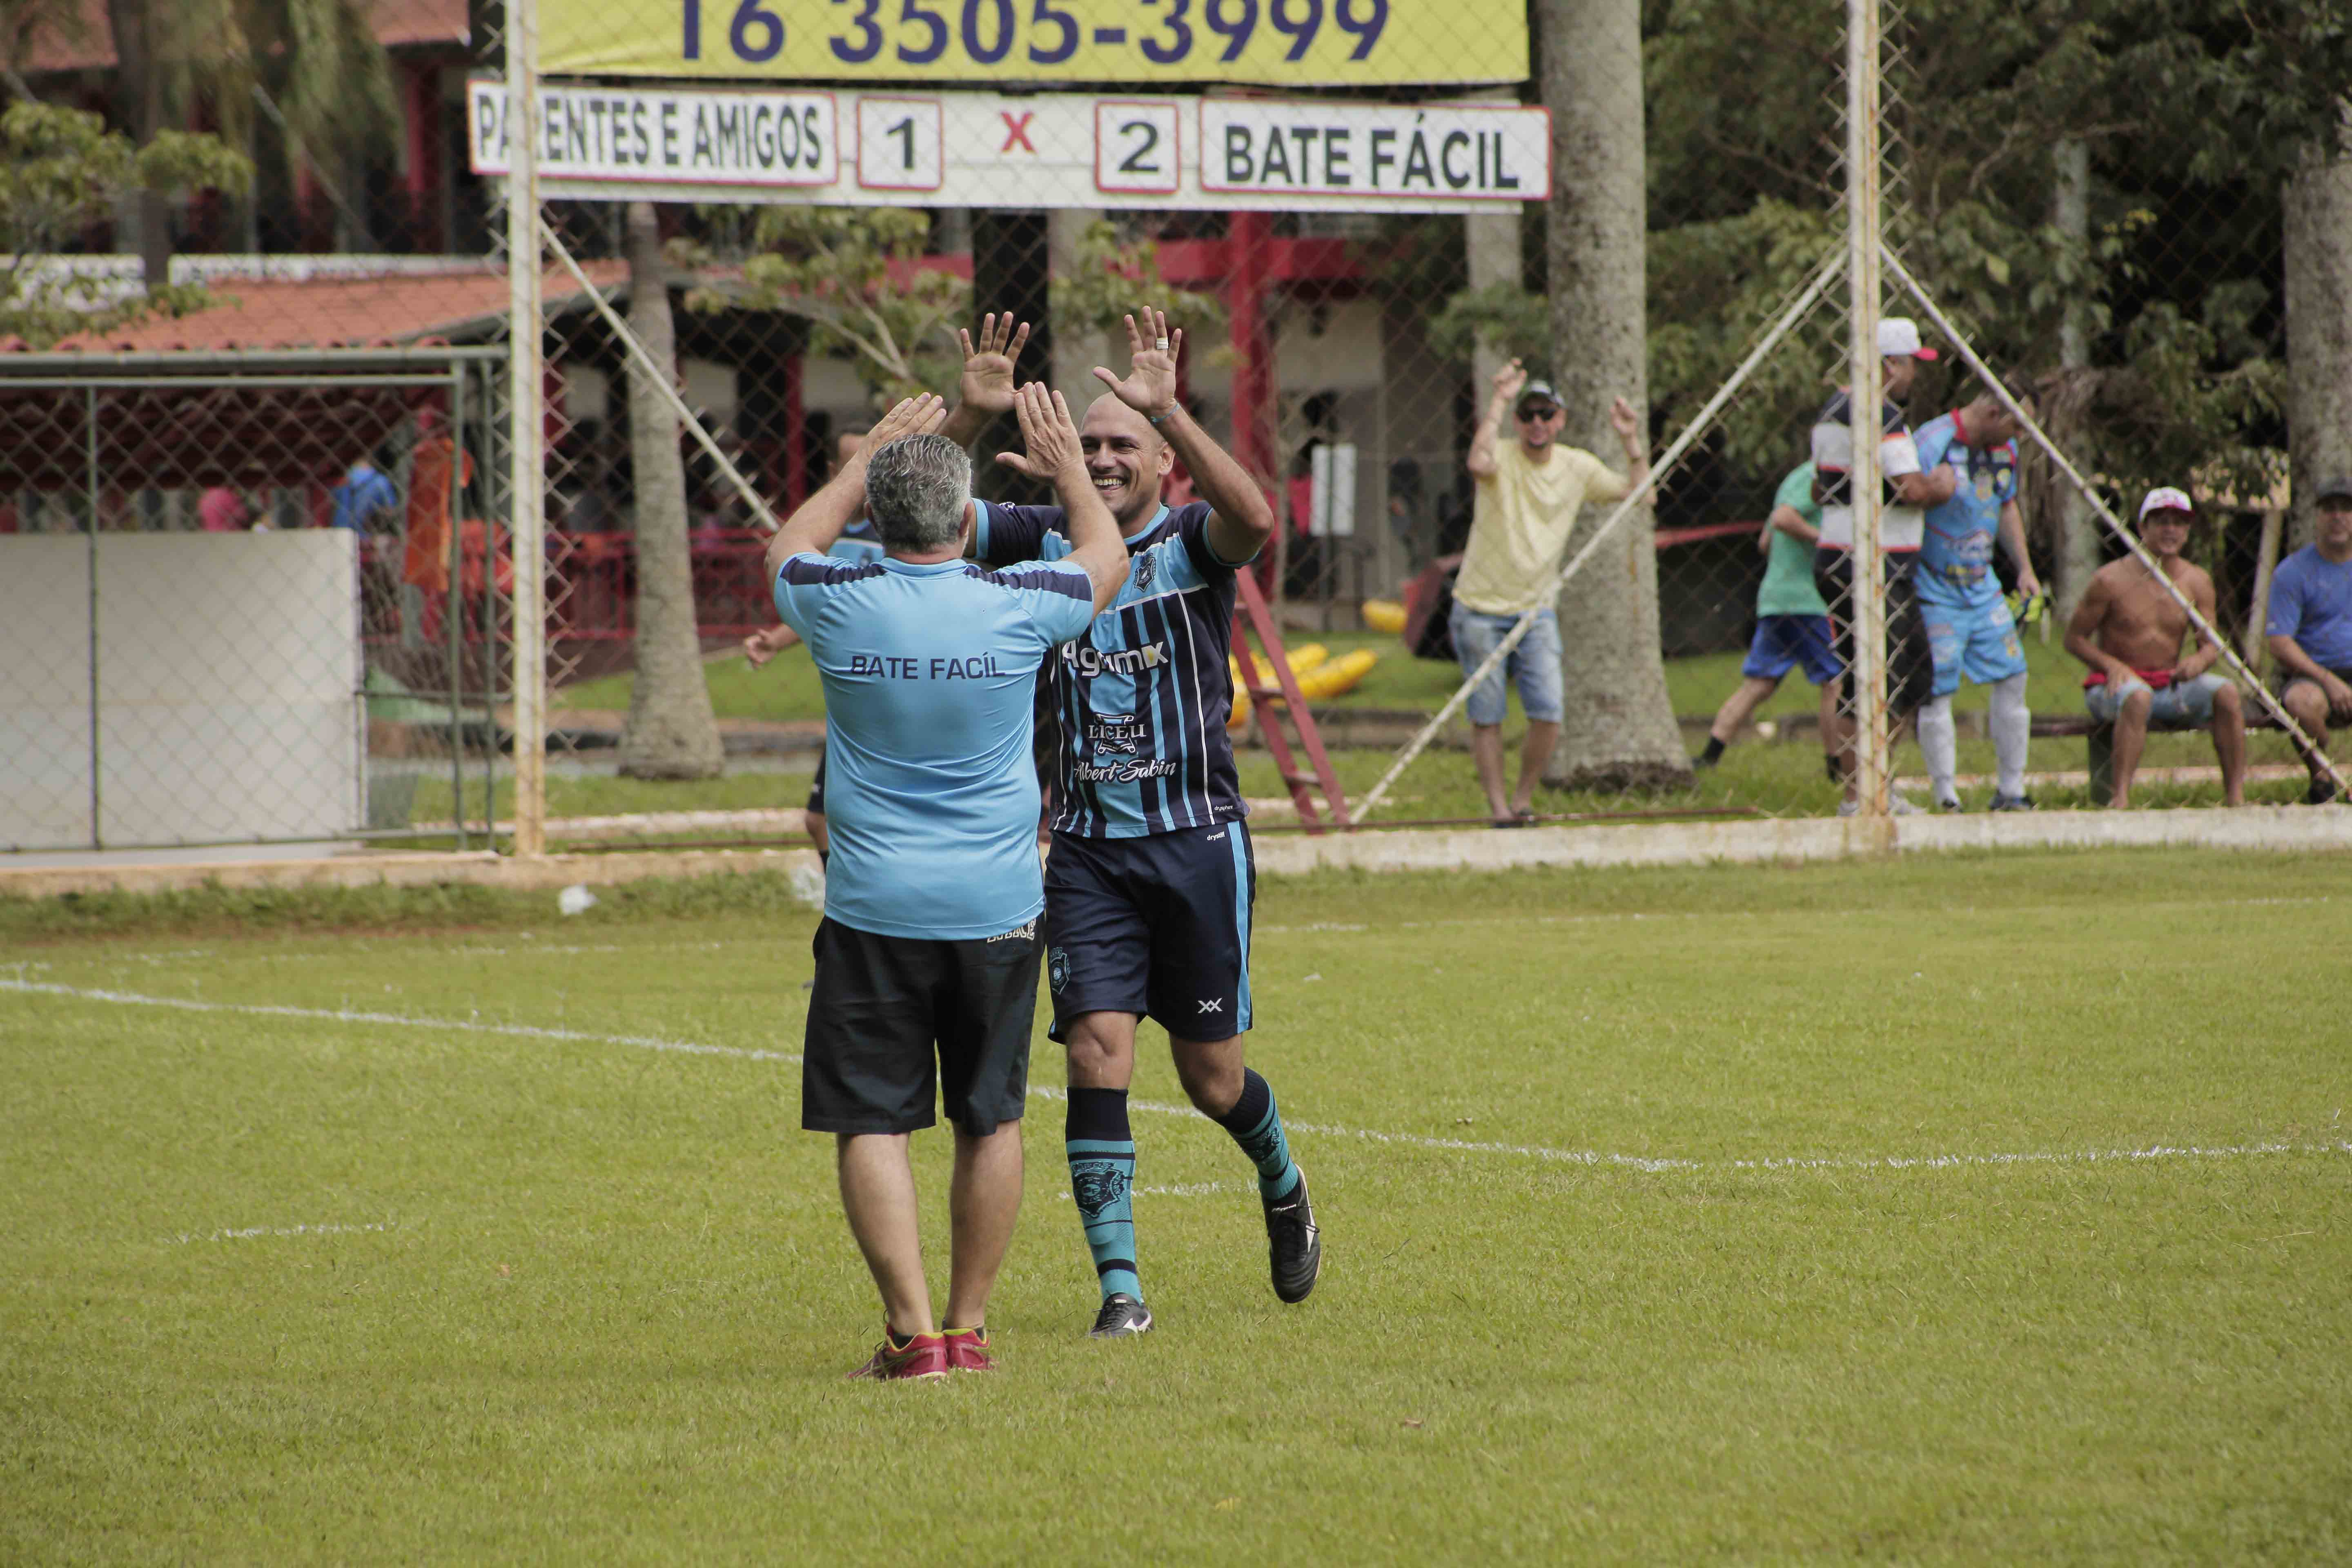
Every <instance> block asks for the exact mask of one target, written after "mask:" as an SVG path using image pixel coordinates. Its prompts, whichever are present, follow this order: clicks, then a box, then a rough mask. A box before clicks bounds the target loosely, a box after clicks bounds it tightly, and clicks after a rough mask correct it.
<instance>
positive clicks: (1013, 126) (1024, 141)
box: [997, 109, 1037, 153]
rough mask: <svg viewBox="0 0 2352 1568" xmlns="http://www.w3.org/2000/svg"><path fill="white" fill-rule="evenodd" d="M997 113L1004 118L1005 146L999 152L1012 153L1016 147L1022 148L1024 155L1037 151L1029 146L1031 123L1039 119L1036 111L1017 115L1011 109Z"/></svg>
mask: <svg viewBox="0 0 2352 1568" xmlns="http://www.w3.org/2000/svg"><path fill="white" fill-rule="evenodd" d="M997 113H998V114H1000V115H1002V116H1003V118H1004V145H1003V146H1002V147H999V148H998V149H997V151H998V152H1000V153H1010V152H1012V151H1013V149H1014V148H1015V147H1018V148H1020V149H1021V150H1022V151H1023V152H1024V153H1034V152H1035V151H1037V149H1036V148H1034V147H1032V146H1031V145H1030V144H1029V122H1030V121H1033V120H1034V119H1036V118H1037V115H1036V112H1035V111H1034V110H1032V111H1031V112H1029V113H1027V114H1015V113H1013V111H1012V110H1009V109H1000V110H997Z"/></svg>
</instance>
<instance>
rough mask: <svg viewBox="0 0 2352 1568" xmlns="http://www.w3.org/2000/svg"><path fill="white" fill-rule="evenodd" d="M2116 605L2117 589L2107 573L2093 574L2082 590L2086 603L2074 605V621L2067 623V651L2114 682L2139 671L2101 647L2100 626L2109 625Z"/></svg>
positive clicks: (2127, 677) (2129, 677) (2125, 678)
mask: <svg viewBox="0 0 2352 1568" xmlns="http://www.w3.org/2000/svg"><path fill="white" fill-rule="evenodd" d="M2114 602H2115V587H2114V584H2112V583H2110V582H2109V581H2108V578H2107V574H2105V573H2104V572H2100V573H2095V574H2093V576H2092V578H2091V582H2090V585H2089V586H2088V587H2086V588H2084V590H2083V602H2082V603H2081V604H2079V605H2075V606H2074V619H2073V620H2070V621H2068V622H2067V623H2066V651H2067V652H2068V653H2071V654H2073V655H2074V657H2075V658H2079V659H2081V660H2082V661H2083V662H2084V664H2085V665H2087V666H2089V667H2090V668H2093V669H2103V670H2105V671H2106V675H2107V679H2109V680H2111V681H2118V682H2120V681H2125V680H2129V679H2132V678H2133V677H2134V676H2135V675H2136V674H2137V671H2136V670H2134V669H2133V668H2132V667H2131V666H2130V665H2127V664H2126V663H2125V662H2124V661H2123V660H2122V659H2119V658H2116V657H2115V656H2114V655H2113V654H2111V653H2109V652H2107V650H2106V649H2105V648H2103V647H2100V646H2099V640H2098V639H2099V627H2100V626H2104V625H2105V624H2106V619H2107V611H2108V610H2109V609H2110V608H2112V607H2113V605H2114Z"/></svg>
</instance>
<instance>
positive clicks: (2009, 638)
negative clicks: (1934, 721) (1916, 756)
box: [1919, 594, 2025, 697]
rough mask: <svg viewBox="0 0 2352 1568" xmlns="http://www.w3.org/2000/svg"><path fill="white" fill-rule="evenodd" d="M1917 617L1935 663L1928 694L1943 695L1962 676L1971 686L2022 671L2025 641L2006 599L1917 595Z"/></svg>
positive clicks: (1958, 684) (2021, 673)
mask: <svg viewBox="0 0 2352 1568" xmlns="http://www.w3.org/2000/svg"><path fill="white" fill-rule="evenodd" d="M1919 618H1920V619H1921V620H1923V621H1925V622H1927V653H1928V656H1929V657H1930V658H1933V659H1934V660H1935V661H1936V685H1935V689H1934V695H1936V696H1937V697H1949V696H1950V695H1951V694H1952V693H1953V692H1955V691H1958V689H1960V680H1961V679H1962V678H1963V677H1965V678H1966V679H1968V682H1969V684H1970V685H1971V686H1990V685H1991V684H1992V683H1993V682H1994V681H1996V680H2007V679H2009V678H2010V677H2011V676H2012V675H2023V674H2024V673H2025V645H2024V644H2022V643H2021V642H2019V641H2018V640H2017V622H2016V621H2015V620H2013V619H2012V618H2011V616H2010V613H2009V601H2008V600H2006V599H1998V598H1997V599H1991V600H1988V601H1985V602H1984V603H1981V604H1975V605H1949V604H1945V603H1943V602H1941V601H1939V600H1936V599H1931V598H1929V597H1928V596H1927V595H1925V594H1922V595H1919Z"/></svg>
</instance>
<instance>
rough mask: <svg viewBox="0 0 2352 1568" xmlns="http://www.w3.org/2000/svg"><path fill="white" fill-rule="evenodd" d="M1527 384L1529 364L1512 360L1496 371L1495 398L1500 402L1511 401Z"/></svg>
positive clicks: (1506, 402)
mask: <svg viewBox="0 0 2352 1568" xmlns="http://www.w3.org/2000/svg"><path fill="white" fill-rule="evenodd" d="M1527 384H1528V369H1527V366H1525V365H1523V364H1521V363H1519V362H1518V361H1517V360H1513V361H1511V363H1508V364H1507V365H1505V366H1503V368H1502V369H1500V370H1498V371H1496V373H1495V400H1496V402H1498V403H1504V404H1508V403H1510V402H1511V401H1512V400H1513V399H1515V398H1517V396H1518V395H1519V389H1520V388H1521V387H1523V386H1525V385H1527Z"/></svg>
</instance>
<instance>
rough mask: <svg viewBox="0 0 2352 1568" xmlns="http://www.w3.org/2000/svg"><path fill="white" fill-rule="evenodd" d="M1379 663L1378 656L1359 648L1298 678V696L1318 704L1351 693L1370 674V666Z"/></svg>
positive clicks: (1379, 657) (1368, 650)
mask: <svg viewBox="0 0 2352 1568" xmlns="http://www.w3.org/2000/svg"><path fill="white" fill-rule="evenodd" d="M1380 661H1381V656H1380V655H1379V654H1376V653H1374V652H1373V651H1372V650H1371V649H1370V648H1368V647H1360V648H1358V649H1357V650H1356V651H1355V652H1353V653H1351V654H1349V655H1347V656H1346V657H1345V658H1339V659H1335V660H1333V661H1332V662H1331V663H1329V664H1327V665H1324V666H1323V667H1322V668H1319V669H1317V670H1316V671H1314V672H1313V673H1312V674H1310V675H1303V676H1301V677H1299V679H1298V695H1300V696H1301V697H1304V698H1306V699H1307V700H1308V701H1309V702H1319V701H1321V700H1324V699H1325V698H1328V697H1337V696H1339V695H1340V694H1341V693H1342V692H1348V691H1353V690H1354V689H1356V688H1357V687H1358V686H1360V684H1362V682H1363V679H1364V677H1365V676H1367V675H1370V673H1371V671H1372V666H1374V665H1376V664H1378V663H1380Z"/></svg>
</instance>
